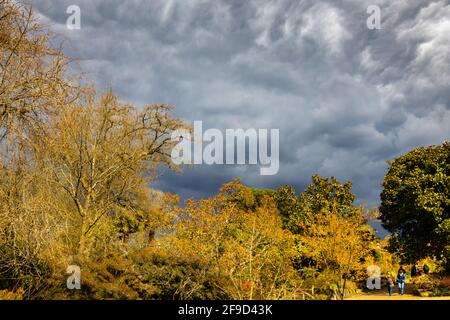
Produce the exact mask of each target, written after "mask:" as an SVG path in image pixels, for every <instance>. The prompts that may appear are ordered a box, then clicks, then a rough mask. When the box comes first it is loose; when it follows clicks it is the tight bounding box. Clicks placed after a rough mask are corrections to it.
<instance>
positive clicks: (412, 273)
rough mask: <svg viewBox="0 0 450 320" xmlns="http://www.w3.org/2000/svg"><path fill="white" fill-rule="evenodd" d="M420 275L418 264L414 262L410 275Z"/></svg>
mask: <svg viewBox="0 0 450 320" xmlns="http://www.w3.org/2000/svg"><path fill="white" fill-rule="evenodd" d="M417 276H420V270H419V266H418V265H417V263H415V264H414V265H413V267H412V268H411V277H417Z"/></svg>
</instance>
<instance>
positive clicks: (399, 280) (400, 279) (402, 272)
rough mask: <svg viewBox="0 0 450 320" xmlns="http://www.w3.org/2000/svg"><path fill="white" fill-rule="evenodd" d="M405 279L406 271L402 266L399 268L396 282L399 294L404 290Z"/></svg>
mask: <svg viewBox="0 0 450 320" xmlns="http://www.w3.org/2000/svg"><path fill="white" fill-rule="evenodd" d="M405 280H406V272H405V270H404V269H403V268H400V270H399V271H398V274H397V284H398V290H399V292H400V294H401V295H403V293H404V292H405Z"/></svg>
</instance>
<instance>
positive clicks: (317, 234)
mask: <svg viewBox="0 0 450 320" xmlns="http://www.w3.org/2000/svg"><path fill="white" fill-rule="evenodd" d="M304 224H305V225H303V226H302V229H303V230H304V232H303V233H302V234H301V235H300V237H299V244H298V250H299V254H300V259H301V260H303V267H304V270H302V272H303V273H304V274H305V275H307V274H308V272H309V274H308V275H309V276H313V277H314V279H315V281H314V284H315V285H316V286H317V287H319V288H321V289H322V290H323V291H324V292H325V293H326V294H328V295H329V296H332V297H334V298H337V299H344V297H345V295H346V289H347V284H348V281H351V280H361V279H363V278H364V276H365V274H364V273H365V270H366V268H367V259H368V257H370V255H371V251H372V249H373V244H374V242H373V240H374V237H373V234H372V230H371V228H370V226H369V225H367V223H366V221H365V219H364V218H363V216H362V212H361V211H359V210H358V211H354V215H353V216H352V217H342V216H340V215H338V214H336V213H335V212H332V211H326V210H323V211H320V212H319V213H317V214H316V215H315V216H314V218H313V221H310V222H307V223H304Z"/></svg>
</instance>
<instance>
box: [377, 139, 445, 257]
mask: <svg viewBox="0 0 450 320" xmlns="http://www.w3.org/2000/svg"><path fill="white" fill-rule="evenodd" d="M389 165H390V166H389V169H388V172H387V173H386V175H385V177H384V181H383V191H382V193H381V206H380V213H381V221H382V222H383V227H384V228H386V230H388V231H390V232H392V234H393V235H392V241H393V242H396V243H397V246H396V248H397V249H398V250H399V251H401V253H403V254H404V256H405V259H406V260H407V261H411V262H413V261H414V260H417V259H419V258H423V257H426V256H436V257H437V258H439V259H442V260H443V261H444V262H445V263H446V264H447V265H449V264H450V143H449V142H445V143H444V144H442V145H440V146H430V147H427V148H417V149H413V150H411V151H409V152H408V153H406V154H404V155H402V156H399V157H398V158H396V159H394V160H392V161H390V162H389Z"/></svg>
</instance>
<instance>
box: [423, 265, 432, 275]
mask: <svg viewBox="0 0 450 320" xmlns="http://www.w3.org/2000/svg"><path fill="white" fill-rule="evenodd" d="M422 270H423V273H425V274H428V273H429V272H430V267H429V266H428V265H427V264H426V263H425V264H424V265H423V268H422Z"/></svg>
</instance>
